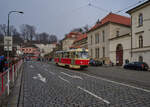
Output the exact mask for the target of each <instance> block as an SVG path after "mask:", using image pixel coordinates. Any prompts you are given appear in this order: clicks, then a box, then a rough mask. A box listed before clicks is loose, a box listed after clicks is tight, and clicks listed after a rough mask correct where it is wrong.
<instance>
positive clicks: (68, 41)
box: [62, 32, 81, 51]
mask: <svg viewBox="0 0 150 107" xmlns="http://www.w3.org/2000/svg"><path fill="white" fill-rule="evenodd" d="M80 34H81V33H78V32H70V33H69V34H68V35H66V37H65V38H64V39H63V40H62V49H63V50H64V51H67V50H69V49H70V47H71V46H72V44H73V42H74V41H75V40H76V39H77V37H78V36H79V35H80Z"/></svg>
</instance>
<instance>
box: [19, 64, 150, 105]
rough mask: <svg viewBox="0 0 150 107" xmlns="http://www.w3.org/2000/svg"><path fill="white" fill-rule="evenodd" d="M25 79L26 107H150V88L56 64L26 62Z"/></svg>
mask: <svg viewBox="0 0 150 107" xmlns="http://www.w3.org/2000/svg"><path fill="white" fill-rule="evenodd" d="M94 69H96V68H93V69H92V68H89V69H87V71H88V72H90V70H94ZM22 80H23V81H22V92H21V97H20V98H21V100H20V104H22V106H23V107H150V90H148V89H145V88H142V87H137V86H134V85H132V84H126V83H121V82H119V81H117V80H116V81H114V80H112V79H108V78H102V77H100V76H94V75H90V74H88V73H85V72H81V71H76V70H70V69H66V68H62V67H58V66H56V65H54V64H53V63H50V64H47V63H41V62H27V63H25V65H24V72H23V79H22Z"/></svg>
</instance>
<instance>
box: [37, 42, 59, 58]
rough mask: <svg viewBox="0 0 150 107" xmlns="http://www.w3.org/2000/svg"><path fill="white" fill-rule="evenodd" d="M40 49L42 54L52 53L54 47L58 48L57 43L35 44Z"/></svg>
mask: <svg viewBox="0 0 150 107" xmlns="http://www.w3.org/2000/svg"><path fill="white" fill-rule="evenodd" d="M35 46H37V47H38V48H39V49H40V53H41V56H42V57H43V56H44V55H46V54H48V53H50V52H52V51H53V49H54V48H56V43H53V44H35Z"/></svg>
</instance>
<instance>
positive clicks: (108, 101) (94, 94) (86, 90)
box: [77, 86, 110, 104]
mask: <svg viewBox="0 0 150 107" xmlns="http://www.w3.org/2000/svg"><path fill="white" fill-rule="evenodd" d="M77 88H79V89H80V90H83V91H84V92H86V93H88V94H90V95H92V96H94V97H95V98H97V99H99V100H102V101H103V102H105V103H107V104H110V102H109V101H107V100H105V99H103V98H101V97H99V96H97V95H95V94H94V93H92V92H90V91H88V90H86V89H84V88H82V87H80V86H78V87H77Z"/></svg>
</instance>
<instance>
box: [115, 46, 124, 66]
mask: <svg viewBox="0 0 150 107" xmlns="http://www.w3.org/2000/svg"><path fill="white" fill-rule="evenodd" d="M116 65H117V66H122V65H123V47H122V45H121V44H119V45H117V48H116Z"/></svg>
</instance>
